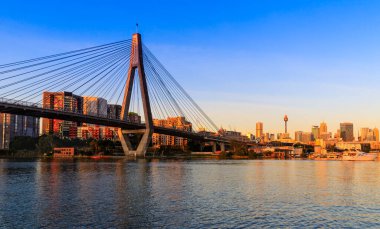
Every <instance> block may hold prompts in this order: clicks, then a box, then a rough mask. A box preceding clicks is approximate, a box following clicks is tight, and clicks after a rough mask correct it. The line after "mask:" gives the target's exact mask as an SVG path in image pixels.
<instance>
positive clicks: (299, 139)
mask: <svg viewBox="0 0 380 229" xmlns="http://www.w3.org/2000/svg"><path fill="white" fill-rule="evenodd" d="M302 133H303V132H302V131H296V132H295V133H294V140H295V141H296V142H302Z"/></svg>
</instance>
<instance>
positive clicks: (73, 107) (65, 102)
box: [42, 92, 83, 138]
mask: <svg viewBox="0 0 380 229" xmlns="http://www.w3.org/2000/svg"><path fill="white" fill-rule="evenodd" d="M42 106H43V108H46V109H53V110H62V111H69V112H76V113H83V98H82V97H81V96H78V95H74V94H73V93H71V92H43V95H42ZM77 129H78V124H77V123H76V122H72V121H64V120H58V119H48V118H43V119H42V134H54V135H57V136H59V137H62V138H76V137H77Z"/></svg>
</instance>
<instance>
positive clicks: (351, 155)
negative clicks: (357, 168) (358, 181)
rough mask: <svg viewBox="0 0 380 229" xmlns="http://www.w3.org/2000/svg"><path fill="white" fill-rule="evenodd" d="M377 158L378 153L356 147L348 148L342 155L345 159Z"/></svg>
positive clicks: (364, 159) (371, 159) (372, 159)
mask: <svg viewBox="0 0 380 229" xmlns="http://www.w3.org/2000/svg"><path fill="white" fill-rule="evenodd" d="M376 158H377V154H376V153H366V152H362V151H359V150H356V149H352V150H346V151H344V152H343V155H342V160H343V161H374V160H376Z"/></svg>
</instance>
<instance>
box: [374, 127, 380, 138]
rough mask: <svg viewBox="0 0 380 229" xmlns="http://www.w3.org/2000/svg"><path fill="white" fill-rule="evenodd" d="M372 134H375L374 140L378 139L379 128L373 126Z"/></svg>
mask: <svg viewBox="0 0 380 229" xmlns="http://www.w3.org/2000/svg"><path fill="white" fill-rule="evenodd" d="M373 135H375V141H379V129H377V128H376V127H375V128H373Z"/></svg>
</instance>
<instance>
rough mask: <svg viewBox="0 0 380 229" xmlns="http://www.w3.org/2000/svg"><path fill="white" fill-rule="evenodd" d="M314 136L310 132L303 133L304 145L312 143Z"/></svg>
mask: <svg viewBox="0 0 380 229" xmlns="http://www.w3.org/2000/svg"><path fill="white" fill-rule="evenodd" d="M312 136H313V134H312V133H310V132H303V133H302V142H303V143H309V142H311V141H312V138H311V137H312Z"/></svg>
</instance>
